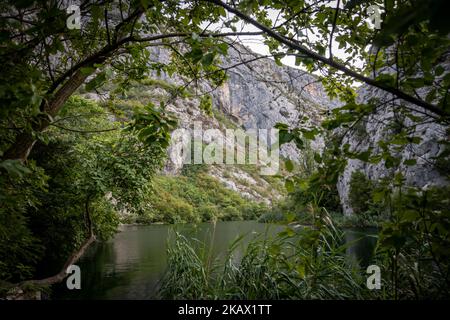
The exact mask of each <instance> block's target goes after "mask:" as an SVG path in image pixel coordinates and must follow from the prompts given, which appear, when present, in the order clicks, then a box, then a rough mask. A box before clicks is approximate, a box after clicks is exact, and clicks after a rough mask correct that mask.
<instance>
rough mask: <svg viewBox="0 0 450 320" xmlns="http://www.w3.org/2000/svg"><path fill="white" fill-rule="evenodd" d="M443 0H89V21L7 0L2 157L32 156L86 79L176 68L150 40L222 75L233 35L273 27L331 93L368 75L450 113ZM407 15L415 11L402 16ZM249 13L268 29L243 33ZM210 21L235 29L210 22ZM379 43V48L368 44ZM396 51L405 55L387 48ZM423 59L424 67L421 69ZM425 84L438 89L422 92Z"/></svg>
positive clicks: (436, 111) (277, 40) (278, 54)
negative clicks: (371, 19)
mask: <svg viewBox="0 0 450 320" xmlns="http://www.w3.org/2000/svg"><path fill="white" fill-rule="evenodd" d="M369 4H377V5H379V6H380V7H383V6H384V7H385V8H384V12H383V15H382V19H383V23H382V29H381V31H380V32H378V31H377V30H372V29H370V28H369V27H368V26H367V23H366V21H365V19H364V18H365V16H366V15H367V13H366V12H365V9H366V8H367V7H368V6H369ZM444 6H445V1H443V0H433V1H432V2H431V3H428V1H424V0H414V1H387V2H386V5H384V3H383V2H382V1H370V2H369V1H342V3H341V1H337V4H336V7H333V6H331V4H330V1H328V0H322V1H314V2H313V1H256V0H245V1H239V2H235V1H233V2H230V3H225V2H222V1H220V0H205V1H186V2H179V1H170V0H169V1H119V2H116V1H101V2H99V3H96V2H90V1H83V2H81V3H80V9H81V15H82V29H81V31H80V30H76V29H75V30H69V29H68V28H67V27H66V24H65V23H66V19H67V13H66V12H65V9H66V8H63V7H62V2H60V1H47V2H44V3H36V2H35V1H31V0H28V1H20V2H18V3H15V2H13V1H8V2H6V3H4V4H2V5H1V10H2V12H3V14H2V21H1V22H0V27H1V29H2V33H1V35H2V36H1V39H2V42H3V44H2V46H1V52H0V56H1V62H2V65H3V66H4V69H5V70H6V72H4V73H2V79H1V80H2V92H3V94H2V104H3V105H5V106H7V108H5V110H2V118H3V119H7V120H6V123H8V126H9V125H10V124H13V128H14V129H15V130H16V131H17V133H16V134H13V135H12V137H10V140H9V141H7V142H4V148H3V149H4V154H3V158H4V159H21V160H25V159H26V158H27V156H28V154H29V152H30V150H31V148H32V147H33V144H34V143H35V141H36V136H38V135H39V134H38V133H39V132H42V131H43V130H45V129H46V128H47V127H48V125H49V124H50V123H51V121H52V118H53V117H55V115H56V114H57V113H58V112H59V110H60V108H61V107H62V105H63V104H64V102H65V101H66V100H67V99H68V97H70V95H72V94H73V93H74V92H75V91H76V90H77V89H78V88H79V87H80V86H81V85H82V84H84V83H85V82H86V81H88V85H87V88H88V89H89V90H92V89H94V88H95V87H96V86H98V85H100V84H102V83H104V82H105V81H107V79H108V78H109V77H114V78H116V79H122V80H124V82H127V81H128V79H129V78H133V79H139V78H142V77H143V76H144V75H145V73H146V72H148V70H149V69H157V70H159V71H168V72H173V70H172V69H171V66H170V64H168V65H161V64H159V63H156V64H154V63H153V64H152V63H149V61H148V60H149V54H148V51H147V50H144V49H145V48H147V47H151V46H164V47H167V48H170V49H171V50H172V52H173V61H176V60H177V59H178V60H182V61H184V62H185V66H186V69H187V70H184V71H183V70H177V71H178V72H182V73H185V74H187V75H189V76H191V77H194V78H198V77H200V76H206V77H210V78H213V79H216V80H218V79H221V78H223V77H218V76H217V74H218V73H220V71H221V70H220V67H219V66H218V65H217V63H218V60H217V58H216V57H217V55H218V54H225V53H226V50H227V45H226V43H227V42H230V40H229V39H228V38H226V36H232V35H261V34H262V35H264V37H265V39H266V40H265V42H266V44H267V45H268V46H269V48H270V49H271V53H272V55H273V56H274V57H275V59H276V60H277V61H279V60H280V59H281V58H282V57H283V56H285V55H293V56H295V57H296V59H297V63H299V64H303V65H304V66H305V67H306V68H307V69H308V70H309V71H318V70H320V71H323V72H326V77H324V78H323V81H324V83H325V84H326V85H327V88H328V92H329V93H330V95H332V96H334V95H337V94H339V95H340V96H341V98H343V99H345V100H346V101H350V100H353V99H354V96H355V95H354V90H353V89H352V83H353V81H354V80H358V81H362V82H365V83H367V84H369V85H371V86H374V87H376V88H379V89H382V90H384V91H386V92H388V93H390V94H392V95H393V98H394V99H396V100H403V101H407V102H409V103H412V104H413V105H415V106H419V107H421V109H423V110H424V111H425V112H427V114H428V113H430V114H431V116H435V115H437V116H439V117H442V118H444V119H448V106H449V103H450V102H449V101H448V100H449V99H447V96H448V91H449V85H450V75H449V73H448V71H447V70H446V69H445V68H444V67H443V66H442V65H441V62H442V61H443V59H444V60H445V52H446V50H447V48H448V45H449V40H448V38H447V37H446V32H448V31H449V30H448V26H447V25H445V24H439V23H436V21H440V20H439V19H438V18H439V17H440V15H441V14H442V13H441V12H445V10H443V9H444V8H443V7H444ZM417 8H421V10H418V9H417ZM250 11H251V12H252V13H250ZM271 11H275V12H276V13H277V16H278V18H277V19H276V20H275V21H272V20H273V19H269V15H270V12H271ZM405 14H410V15H409V16H411V18H410V19H409V20H408V21H404V20H401V19H400V20H401V21H402V22H401V23H398V21H399V19H398V18H399V17H400V16H401V15H405ZM242 23H248V24H251V25H253V26H254V27H256V28H257V29H259V30H260V31H259V32H236V31H233V30H237V29H238V27H239V26H240V25H241V24H242ZM205 24H206V25H207V26H206V27H205V26H204V25H205ZM211 24H215V25H217V24H218V25H220V26H224V27H229V28H231V30H232V32H222V33H219V32H214V31H209V30H208V28H209V26H210V25H211ZM311 32H312V33H314V34H315V37H314V39H310V36H309V34H310V33H311ZM333 43H338V44H339V47H340V48H342V49H345V52H346V53H347V54H348V57H347V58H346V59H345V60H344V59H342V58H337V57H336V56H335V55H334V54H333ZM368 46H372V50H370V51H369V52H367V50H366V48H367V47H368ZM327 49H328V50H327ZM392 50H394V51H395V54H394V55H393V56H394V58H392V55H390V54H389V55H387V53H388V52H390V51H392ZM327 51H328V56H327V55H326V52H327ZM416 52H421V53H422V55H417V54H416ZM358 59H361V60H362V61H363V62H364V63H365V64H364V66H363V67H362V68H355V67H350V66H349V64H350V63H352V62H354V61H356V60H358ZM416 66H420V68H421V71H422V73H421V74H422V75H421V76H418V75H417V73H415V71H413V70H416V69H417V68H416ZM172 67H173V66H172ZM391 69H393V70H394V72H392V71H391ZM202 71H203V72H202ZM24 75H25V77H24ZM370 75H372V76H370ZM124 77H126V78H127V79H123V78H124ZM423 87H427V88H428V89H427V90H425V92H424V93H422V92H420V93H419V91H420V90H418V89H419V88H423ZM17 117H18V119H17ZM19 119H20V120H19Z"/></svg>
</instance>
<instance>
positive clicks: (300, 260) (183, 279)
mask: <svg viewBox="0 0 450 320" xmlns="http://www.w3.org/2000/svg"><path fill="white" fill-rule="evenodd" d="M242 241H243V237H240V238H238V239H236V241H234V242H233V243H231V244H230V246H229V249H228V252H227V253H226V254H225V258H224V259H223V258H221V259H220V258H218V257H212V256H211V252H210V251H208V250H207V246H206V245H204V244H203V243H201V242H198V241H194V242H192V240H191V239H188V238H187V237H185V236H183V235H181V234H178V233H177V234H176V239H175V241H174V242H173V244H172V245H170V246H169V249H168V268H167V271H166V274H165V276H164V277H163V279H162V283H161V289H160V295H161V297H162V298H165V299H361V298H365V297H368V295H370V292H369V290H368V289H367V288H366V286H365V277H362V274H361V273H360V270H358V266H357V265H355V264H354V263H352V262H351V261H350V260H349V259H348V258H347V257H346V255H345V249H346V245H342V244H343V243H344V241H343V234H342V233H341V232H340V231H339V230H337V229H335V228H334V226H333V225H331V224H324V225H322V226H320V227H317V226H314V227H307V228H302V229H301V231H299V232H297V231H296V229H294V228H292V227H289V226H288V227H287V229H286V230H285V231H283V232H281V233H280V234H278V235H276V236H275V237H273V238H269V237H267V235H260V236H258V237H257V238H256V239H253V240H251V241H250V243H249V244H248V245H247V246H246V248H245V250H244V251H243V252H242V253H241V254H242V256H241V257H240V258H239V256H240V252H238V251H237V248H239V246H240V244H241V243H242ZM197 246H198V247H197Z"/></svg>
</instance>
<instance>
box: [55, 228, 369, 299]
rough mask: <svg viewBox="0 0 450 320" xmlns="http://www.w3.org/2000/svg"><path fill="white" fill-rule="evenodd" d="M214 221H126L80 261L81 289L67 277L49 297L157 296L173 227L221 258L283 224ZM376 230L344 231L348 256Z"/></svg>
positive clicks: (361, 253) (364, 250) (360, 253)
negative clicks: (234, 245)
mask: <svg viewBox="0 0 450 320" xmlns="http://www.w3.org/2000/svg"><path fill="white" fill-rule="evenodd" d="M212 226H213V224H211V223H200V224H196V225H192V224H184V225H158V224H155V225H149V226H122V227H121V231H120V232H119V233H117V234H116V235H115V237H114V238H113V239H111V240H109V241H106V242H97V243H95V244H93V245H92V246H91V247H90V248H89V249H88V250H87V252H86V253H85V255H84V256H83V257H82V258H81V259H80V261H78V263H77V265H78V266H79V267H80V270H81V289H80V290H68V289H67V288H66V285H65V282H63V283H61V284H59V285H57V286H54V287H53V292H52V295H51V298H52V299H57V300H58V299H155V298H157V291H158V284H159V280H160V279H161V277H162V275H163V274H164V271H165V268H166V260H167V252H166V251H167V245H168V243H170V242H171V241H173V239H174V231H175V230H176V231H178V232H180V233H182V234H184V235H186V236H187V237H188V238H195V239H198V240H200V241H202V242H204V243H205V244H206V245H207V246H208V248H209V250H210V252H211V253H212V254H213V256H217V257H219V258H220V256H221V255H223V254H224V253H225V252H226V250H227V248H228V246H229V244H230V243H231V242H232V241H233V240H235V239H236V238H237V237H238V236H240V235H245V237H244V238H243V240H242V242H241V245H240V247H239V248H238V249H237V252H236V254H237V256H239V254H241V253H242V252H243V250H244V248H245V245H246V244H248V242H249V241H250V240H251V239H252V238H254V237H256V236H257V235H261V234H262V235H263V236H267V235H274V234H276V233H277V232H279V231H281V230H283V226H280V225H273V224H264V223H258V222H256V221H230V222H217V223H216V226H215V228H213V227H212ZM374 233H375V231H374V230H364V232H361V231H355V230H346V231H345V241H346V242H351V243H352V245H351V246H350V247H349V248H348V249H347V253H348V254H349V256H350V257H353V258H356V259H358V260H359V261H361V263H362V264H365V263H367V261H368V259H369V258H370V256H371V254H372V251H373V248H374V245H375V238H374V237H371V236H370V235H371V234H374ZM358 239H359V240H358ZM355 240H358V241H355Z"/></svg>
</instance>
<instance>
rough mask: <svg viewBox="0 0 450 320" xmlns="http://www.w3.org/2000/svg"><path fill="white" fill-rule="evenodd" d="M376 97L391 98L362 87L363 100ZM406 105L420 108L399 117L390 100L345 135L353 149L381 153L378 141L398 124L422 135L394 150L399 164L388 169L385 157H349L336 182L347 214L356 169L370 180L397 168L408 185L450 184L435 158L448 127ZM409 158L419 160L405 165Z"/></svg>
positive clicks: (384, 137)
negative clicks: (375, 159) (374, 159)
mask: <svg viewBox="0 0 450 320" xmlns="http://www.w3.org/2000/svg"><path fill="white" fill-rule="evenodd" d="M373 97H376V98H378V99H379V100H380V103H388V102H389V101H390V99H392V97H390V96H389V95H386V93H385V92H382V91H380V90H374V89H373V88H368V87H362V88H361V89H360V91H359V99H360V101H368V100H369V99H370V98H373ZM406 105H407V106H408V107H410V108H412V109H416V110H417V111H418V112H414V111H412V112H411V116H410V117H405V118H400V117H399V115H398V114H396V113H395V112H393V111H392V108H391V107H390V106H389V104H388V105H386V106H385V107H382V108H379V109H378V110H377V112H376V113H374V114H372V115H370V116H369V117H366V118H364V119H363V120H362V121H361V122H360V123H359V124H358V126H357V128H356V130H354V133H353V134H352V135H349V136H347V137H346V138H345V139H344V141H343V143H344V144H345V143H348V144H349V145H350V150H353V151H359V152H361V151H365V150H367V149H368V148H369V147H370V148H373V151H372V153H373V154H378V153H380V152H381V147H380V144H379V142H380V141H387V140H389V137H390V136H392V135H394V134H396V133H398V132H397V131H398V130H399V126H402V127H403V128H408V131H409V133H408V137H411V138H412V137H418V138H420V141H419V142H418V143H411V144H408V145H406V147H405V148H404V149H403V150H399V151H398V152H393V153H392V155H393V156H395V157H398V158H399V159H400V164H399V165H396V166H393V167H391V168H389V169H387V168H386V163H385V161H381V162H379V163H377V164H371V163H367V162H363V161H360V160H357V159H349V161H348V164H347V167H346V168H345V170H344V172H343V174H342V175H341V177H340V179H339V182H338V184H337V187H338V191H339V195H340V198H341V203H342V208H343V212H344V214H347V215H350V214H352V213H353V210H352V207H351V205H350V203H349V192H350V179H351V175H352V173H353V172H355V171H361V172H363V173H364V174H365V175H366V177H367V178H369V179H371V180H378V179H382V178H389V177H393V176H394V175H395V174H396V173H397V172H401V173H402V174H403V176H404V178H405V184H406V185H408V186H414V187H418V188H427V187H429V186H442V185H446V184H448V180H447V179H446V178H445V177H444V175H442V173H441V172H440V171H439V170H438V169H437V167H436V166H435V159H434V158H435V157H436V156H438V155H439V154H440V153H441V152H442V151H443V148H444V147H443V145H442V144H440V143H439V141H442V140H445V139H448V137H447V132H446V127H445V126H443V125H440V124H438V123H436V122H432V121H430V118H429V117H427V116H426V112H425V111H424V110H421V109H419V108H418V107H417V106H411V105H408V104H406ZM409 159H416V161H417V163H416V164H414V165H406V164H405V161H406V160H409Z"/></svg>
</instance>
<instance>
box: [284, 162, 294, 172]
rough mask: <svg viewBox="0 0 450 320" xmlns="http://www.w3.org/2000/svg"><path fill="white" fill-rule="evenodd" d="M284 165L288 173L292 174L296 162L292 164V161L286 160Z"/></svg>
mask: <svg viewBox="0 0 450 320" xmlns="http://www.w3.org/2000/svg"><path fill="white" fill-rule="evenodd" d="M284 165H285V166H286V170H287V171H289V172H292V170H294V162H292V160H291V159H288V160H286V161H285V162H284Z"/></svg>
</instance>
